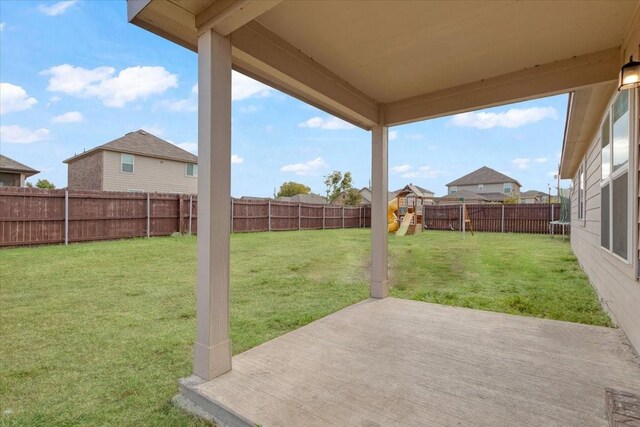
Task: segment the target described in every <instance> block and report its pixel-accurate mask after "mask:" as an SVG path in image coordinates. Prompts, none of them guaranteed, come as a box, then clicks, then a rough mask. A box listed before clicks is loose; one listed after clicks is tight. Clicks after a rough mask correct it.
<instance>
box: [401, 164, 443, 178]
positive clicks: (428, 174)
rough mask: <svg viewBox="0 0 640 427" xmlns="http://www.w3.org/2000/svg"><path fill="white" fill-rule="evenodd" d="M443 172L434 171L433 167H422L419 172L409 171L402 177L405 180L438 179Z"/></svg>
mask: <svg viewBox="0 0 640 427" xmlns="http://www.w3.org/2000/svg"><path fill="white" fill-rule="evenodd" d="M441 175H442V172H440V171H438V170H435V169H433V168H432V167H431V166H420V167H419V168H418V169H417V170H413V171H407V172H405V173H403V174H402V175H400V176H401V177H403V178H437V177H439V176H441Z"/></svg>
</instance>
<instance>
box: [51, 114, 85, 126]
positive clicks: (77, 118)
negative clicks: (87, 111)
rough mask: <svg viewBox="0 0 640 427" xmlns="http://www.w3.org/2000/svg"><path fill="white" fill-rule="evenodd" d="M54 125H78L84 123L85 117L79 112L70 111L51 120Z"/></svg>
mask: <svg viewBox="0 0 640 427" xmlns="http://www.w3.org/2000/svg"><path fill="white" fill-rule="evenodd" d="M51 121H52V122H53V123H76V122H81V121H84V115H83V114H82V113H81V112H79V111H68V112H66V113H64V114H61V115H59V116H56V117H54V118H53V119H51Z"/></svg>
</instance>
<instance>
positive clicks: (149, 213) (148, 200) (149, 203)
mask: <svg viewBox="0 0 640 427" xmlns="http://www.w3.org/2000/svg"><path fill="white" fill-rule="evenodd" d="M150 237H151V197H150V196H149V193H147V239H148V238H150Z"/></svg>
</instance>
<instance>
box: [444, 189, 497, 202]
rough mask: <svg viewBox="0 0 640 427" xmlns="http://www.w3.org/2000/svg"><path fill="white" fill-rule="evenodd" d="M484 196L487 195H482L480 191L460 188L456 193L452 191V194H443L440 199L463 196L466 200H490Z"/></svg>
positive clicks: (457, 198) (456, 198)
mask: <svg viewBox="0 0 640 427" xmlns="http://www.w3.org/2000/svg"><path fill="white" fill-rule="evenodd" d="M484 196H485V195H484V194H483V195H480V194H478V193H474V192H473V191H469V190H459V191H456V192H455V193H451V194H447V195H446V196H442V197H440V199H442V200H459V199H461V198H463V199H464V200H465V201H470V200H477V201H482V202H487V201H489V200H488V199H487V198H485V197H484Z"/></svg>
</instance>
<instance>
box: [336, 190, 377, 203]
mask: <svg viewBox="0 0 640 427" xmlns="http://www.w3.org/2000/svg"><path fill="white" fill-rule="evenodd" d="M348 192H349V190H345V191H343V192H342V193H340V194H338V196H337V197H336V198H335V199H333V200H332V201H331V204H332V205H344V204H345V201H346V200H347V194H348ZM358 194H360V203H359V204H360V205H370V204H371V189H370V188H368V187H362V188H361V189H360V190H358Z"/></svg>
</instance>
